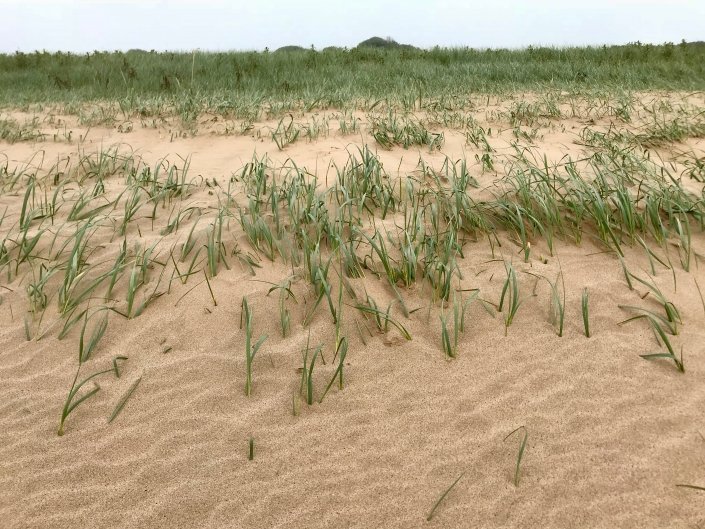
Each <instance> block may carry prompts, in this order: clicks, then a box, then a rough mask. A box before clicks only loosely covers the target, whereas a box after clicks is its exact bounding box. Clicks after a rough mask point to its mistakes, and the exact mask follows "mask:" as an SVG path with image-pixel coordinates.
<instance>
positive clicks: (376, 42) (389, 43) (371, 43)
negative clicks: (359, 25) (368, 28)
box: [357, 37, 416, 50]
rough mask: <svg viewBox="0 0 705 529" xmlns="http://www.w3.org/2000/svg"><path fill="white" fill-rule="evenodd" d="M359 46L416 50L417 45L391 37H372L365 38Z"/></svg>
mask: <svg viewBox="0 0 705 529" xmlns="http://www.w3.org/2000/svg"><path fill="white" fill-rule="evenodd" d="M357 47H358V48H382V49H406V50H415V49H416V47H415V46H412V45H410V44H399V43H398V42H397V41H396V40H394V39H393V38H391V37H387V38H386V39H383V38H382V37H372V38H369V39H367V40H363V41H362V42H361V43H360V44H358V45H357Z"/></svg>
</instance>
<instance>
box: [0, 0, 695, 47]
mask: <svg viewBox="0 0 705 529" xmlns="http://www.w3.org/2000/svg"><path fill="white" fill-rule="evenodd" d="M0 16H1V17H2V28H1V29H0V52H15V51H18V50H20V51H33V50H36V49H39V50H41V49H47V50H52V51H53V50H63V51H74V52H85V51H92V50H96V49H97V50H115V49H122V50H127V49H130V48H142V49H146V50H151V49H156V50H191V49H201V50H232V49H236V50H253V49H256V50H262V49H264V48H265V47H269V48H270V49H272V50H273V49H276V48H278V47H279V46H284V45H287V44H298V45H300V46H305V47H309V46H311V45H312V44H313V45H314V46H315V47H316V48H317V49H320V48H323V47H325V46H349V47H350V46H354V45H356V44H357V43H358V42H360V41H361V40H364V39H366V38H368V37H371V36H381V37H392V38H394V39H395V40H397V41H399V42H403V43H409V44H414V45H416V46H420V47H430V46H434V45H440V46H471V47H479V48H485V47H523V46H528V45H530V44H532V45H556V46H564V45H584V44H595V45H598V44H623V43H627V42H634V41H637V40H639V41H641V42H652V43H662V42H667V41H670V42H680V41H681V39H685V40H687V41H692V40H705V0H661V1H656V0H586V1H583V2H574V1H571V0H526V1H520V0H482V1H469V0H437V1H433V0H404V1H396V0H395V1H384V0H380V1H376V0H346V1H344V2H338V1H335V0H247V1H242V0H233V1H224V0H216V1H207V0H200V1H189V0H169V1H166V0H122V1H119V0H112V1H103V0H93V1H87V0H73V1H71V0H43V1H40V0H22V1H18V0H0Z"/></svg>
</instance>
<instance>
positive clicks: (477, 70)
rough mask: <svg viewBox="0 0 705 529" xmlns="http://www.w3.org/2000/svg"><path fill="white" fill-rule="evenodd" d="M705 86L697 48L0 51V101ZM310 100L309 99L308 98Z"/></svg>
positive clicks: (703, 50)
mask: <svg viewBox="0 0 705 529" xmlns="http://www.w3.org/2000/svg"><path fill="white" fill-rule="evenodd" d="M546 86H553V87H557V88H566V89H578V90H580V89H597V88H599V89H603V88H604V89H625V90H648V89H675V90H699V89H704V88H705V45H702V44H700V43H691V44H686V43H682V44H678V45H674V44H664V45H660V46H653V45H641V44H632V45H627V46H611V47H598V48H562V49H559V48H528V49H526V50H502V49H500V50H485V51H480V50H472V49H442V48H434V49H431V50H420V49H374V48H360V47H358V48H355V49H352V50H343V49H338V48H333V49H326V50H324V51H321V52H317V51H313V50H307V51H288V52H287V51H284V52H273V53H270V52H227V53H202V52H198V53H196V54H193V53H171V52H165V53H157V52H145V51H129V52H125V53H123V52H110V53H108V52H95V53H91V54H84V55H75V54H70V53H62V52H58V53H48V52H35V53H29V54H25V53H16V54H14V55H0V104H1V105H16V104H24V103H36V102H68V101H90V100H119V99H123V98H126V97H159V98H165V99H172V98H175V97H179V98H180V97H182V96H183V95H184V93H185V92H186V93H188V94H190V95H192V96H193V95H198V96H199V97H201V98H214V99H219V100H220V101H221V103H222V104H224V105H227V104H228V102H230V101H233V100H235V99H238V98H239V99H242V98H245V99H249V100H261V101H266V100H276V101H287V100H294V99H298V100H304V101H310V102H320V103H321V104H327V105H339V104H342V103H345V102H349V101H353V100H356V99H384V98H390V99H394V100H397V101H401V102H403V101H405V100H409V99H410V100H413V99H418V97H419V96H421V97H431V98H434V99H443V98H446V97H452V96H456V95H461V94H467V93H471V92H502V91H511V90H519V89H521V90H532V89H539V88H542V87H546ZM317 104H318V103H317Z"/></svg>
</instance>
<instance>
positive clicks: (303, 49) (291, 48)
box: [274, 46, 308, 53]
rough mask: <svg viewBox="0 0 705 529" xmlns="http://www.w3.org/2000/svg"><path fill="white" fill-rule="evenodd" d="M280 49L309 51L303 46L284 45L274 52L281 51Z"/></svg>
mask: <svg viewBox="0 0 705 529" xmlns="http://www.w3.org/2000/svg"><path fill="white" fill-rule="evenodd" d="M280 51H308V50H307V49H306V48H303V47H301V46H282V47H281V48H277V49H276V50H274V53H277V52H280Z"/></svg>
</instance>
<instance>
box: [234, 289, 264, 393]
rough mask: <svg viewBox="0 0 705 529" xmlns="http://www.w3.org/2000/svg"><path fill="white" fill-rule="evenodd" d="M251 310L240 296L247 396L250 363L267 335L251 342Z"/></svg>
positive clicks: (250, 376)
mask: <svg viewBox="0 0 705 529" xmlns="http://www.w3.org/2000/svg"><path fill="white" fill-rule="evenodd" d="M252 319H253V317H252V311H251V310H250V306H249V304H248V303H247V298H246V297H243V298H242V312H241V313H240V329H242V327H243V323H244V326H245V395H247V396H248V397H249V396H250V394H251V393H252V363H253V362H254V360H255V355H256V354H257V352H258V351H259V349H260V347H262V344H263V343H264V341H265V340H266V339H267V335H262V336H260V337H259V338H258V339H257V341H256V342H255V343H252V336H253V330H252Z"/></svg>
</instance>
